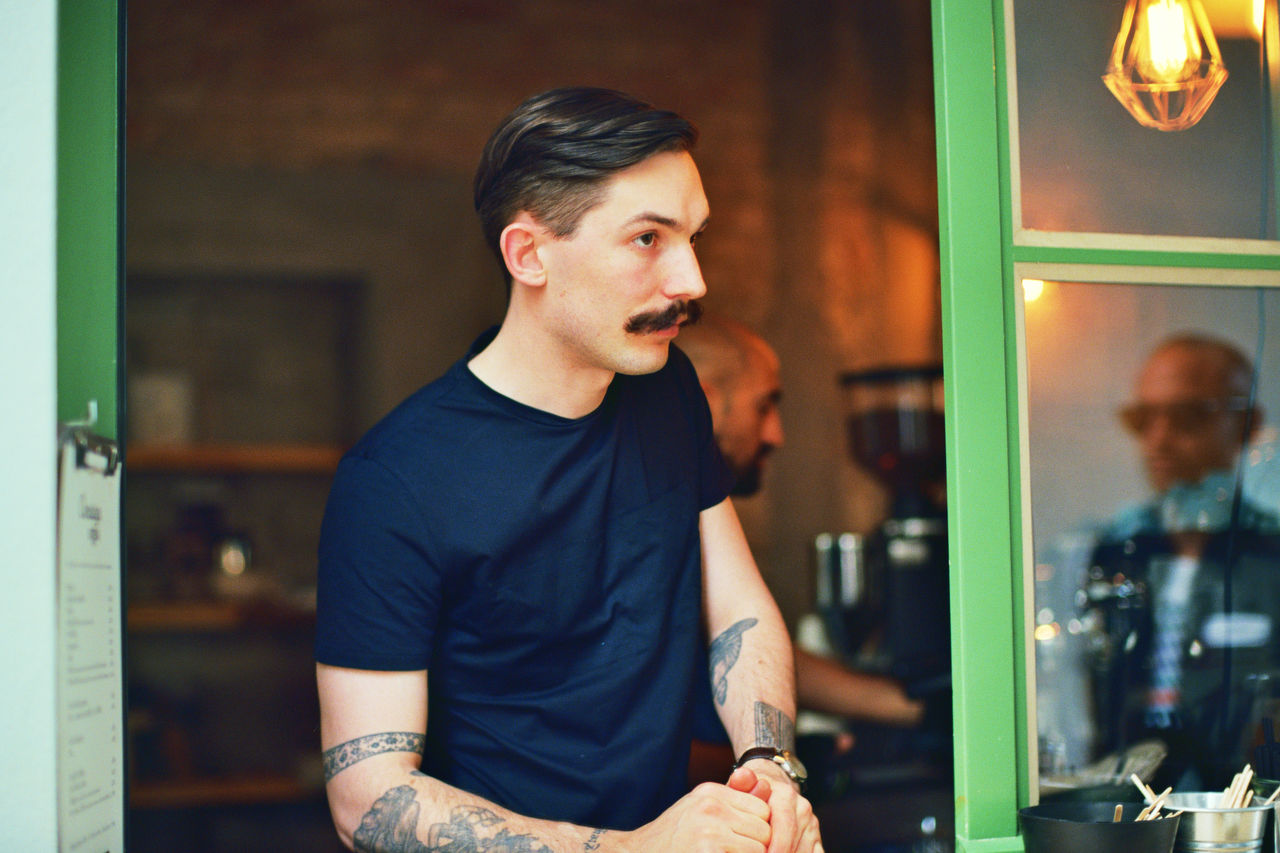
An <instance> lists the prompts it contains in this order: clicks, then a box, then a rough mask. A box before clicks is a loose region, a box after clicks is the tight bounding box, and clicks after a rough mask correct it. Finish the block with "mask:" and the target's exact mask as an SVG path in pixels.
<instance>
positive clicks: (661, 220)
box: [622, 211, 711, 233]
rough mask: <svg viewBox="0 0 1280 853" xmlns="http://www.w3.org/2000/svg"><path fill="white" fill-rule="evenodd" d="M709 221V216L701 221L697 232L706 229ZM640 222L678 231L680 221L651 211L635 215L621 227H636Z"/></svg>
mask: <svg viewBox="0 0 1280 853" xmlns="http://www.w3.org/2000/svg"><path fill="white" fill-rule="evenodd" d="M710 221H711V217H709V216H708V217H707V218H706V219H704V220H702V224H700V225H699V226H698V228H697V232H698V233H700V232H702V231H703V230H704V229H706V227H707V223H708V222H710ZM641 222H652V223H653V224H654V225H662V226H664V227H666V228H671V229H674V230H679V228H680V220H678V219H673V218H671V217H670V216H663V215H662V214H661V213H653V212H652V211H645V212H644V213H637V214H636V215H635V216H633V217H631V218H630V219H628V220H627V221H626V222H624V223H622V227H624V228H628V227H630V226H632V225H636V224H638V223H641Z"/></svg>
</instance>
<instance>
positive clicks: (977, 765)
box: [932, 0, 1280, 853]
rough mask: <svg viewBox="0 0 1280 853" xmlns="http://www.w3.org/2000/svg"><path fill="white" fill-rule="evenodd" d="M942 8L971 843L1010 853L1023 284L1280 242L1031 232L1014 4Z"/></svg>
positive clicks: (955, 511)
mask: <svg viewBox="0 0 1280 853" xmlns="http://www.w3.org/2000/svg"><path fill="white" fill-rule="evenodd" d="M1117 2H1118V3H1120V4H1122V2H1123V0H1117ZM1069 8H1070V7H1069V4H1068V5H1067V6H1064V7H1063V9H1064V10H1067V9H1069ZM932 9H933V21H932V25H933V45H934V47H933V50H934V84H935V85H934V97H935V108H936V119H937V145H938V193H939V232H940V233H939V240H940V259H941V278H942V281H941V285H942V334H943V367H944V374H945V381H946V387H947V394H946V418H947V436H946V446H947V490H948V495H947V504H948V513H949V519H948V529H949V531H950V542H949V549H950V560H951V608H952V618H951V632H952V649H953V653H952V654H953V660H952V671H953V684H954V693H953V712H954V721H955V723H954V725H955V807H956V848H957V850H963V851H982V853H997V851H1018V850H1022V849H1023V846H1022V839H1021V838H1020V837H1019V836H1018V825H1017V811H1018V808H1019V807H1021V806H1025V805H1028V804H1029V803H1030V802H1031V801H1032V792H1031V783H1032V774H1031V772H1030V771H1031V761H1032V756H1033V755H1034V752H1033V747H1034V738H1033V736H1032V735H1031V734H1030V725H1031V721H1032V720H1033V719H1034V717H1033V716H1032V712H1031V709H1030V708H1029V705H1028V673H1029V666H1028V655H1029V653H1030V651H1029V636H1030V617H1029V606H1028V602H1029V593H1028V583H1029V581H1028V580H1027V579H1026V578H1027V573H1026V571H1025V567H1026V558H1025V557H1024V551H1025V550H1026V547H1027V545H1028V544H1029V543H1025V542H1024V529H1025V528H1024V521H1023V514H1024V507H1023V499H1024V492H1025V487H1024V485H1023V483H1024V472H1023V468H1024V464H1023V456H1022V453H1023V450H1022V447H1023V443H1024V440H1025V436H1024V434H1023V433H1024V427H1023V426H1022V424H1023V417H1024V414H1023V413H1024V400H1023V388H1024V378H1023V377H1022V376H1021V375H1020V358H1021V355H1020V352H1021V350H1020V341H1019V322H1020V320H1019V304H1018V296H1017V295H1018V292H1019V291H1018V287H1017V284H1018V282H1019V281H1020V279H1021V278H1022V277H1023V276H1028V277H1051V276H1052V275H1053V274H1054V273H1055V272H1062V273H1068V272H1069V273H1070V274H1071V275H1074V276H1075V277H1077V278H1080V279H1083V280H1112V281H1134V282H1143V281H1152V282H1161V283H1166V284H1169V286H1178V284H1179V283H1187V284H1196V283H1204V282H1208V281H1219V282H1221V281H1223V280H1224V279H1228V280H1229V279H1232V278H1235V279H1238V280H1239V282H1240V283H1249V282H1253V283H1255V284H1256V283H1258V282H1259V281H1266V280H1268V279H1269V280H1272V281H1277V280H1280V276H1270V275H1254V274H1251V273H1249V272H1248V271H1270V272H1277V273H1280V244H1277V243H1276V242H1274V241H1260V240H1225V239H1211V238H1190V239H1188V238H1180V239H1177V240H1173V239H1169V238H1158V237H1157V238H1153V237H1141V236H1128V235H1074V234H1046V233H1040V232H1024V231H1021V230H1020V229H1019V228H1018V225H1017V223H1018V221H1019V217H1017V216H1015V212H1014V209H1013V202H1012V199H1013V198H1014V197H1015V195H1016V190H1015V187H1016V184H1015V181H1014V177H1015V176H1014V175H1013V171H1012V170H1013V167H1012V166H1011V162H1012V160H1013V158H1011V156H1010V149H1011V143H1010V140H1011V135H1010V112H1011V109H1010V97H1009V94H1008V93H1009V92H1010V91H1011V81H1010V79H1009V75H1010V74H1011V73H1012V70H1011V65H1012V61H1011V59H1010V53H1009V50H1008V48H1009V44H1008V40H1007V36H1006V34H1007V32H1008V30H1009V29H1010V24H1011V21H1012V11H1011V9H1012V0H1009V2H1004V0H932ZM1033 274H1034V276H1033ZM1066 277H1069V276H1066Z"/></svg>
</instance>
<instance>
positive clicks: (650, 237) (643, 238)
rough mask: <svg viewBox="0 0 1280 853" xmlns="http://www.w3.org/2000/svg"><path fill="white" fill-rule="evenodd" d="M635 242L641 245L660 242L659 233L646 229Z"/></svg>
mask: <svg viewBox="0 0 1280 853" xmlns="http://www.w3.org/2000/svg"><path fill="white" fill-rule="evenodd" d="M635 242H636V243H638V244H640V245H641V246H652V245H653V244H654V243H656V242H658V235H657V234H655V233H653V232H652V231H646V232H645V233H643V234H641V235H640V236H639V237H637V238H636V239H635Z"/></svg>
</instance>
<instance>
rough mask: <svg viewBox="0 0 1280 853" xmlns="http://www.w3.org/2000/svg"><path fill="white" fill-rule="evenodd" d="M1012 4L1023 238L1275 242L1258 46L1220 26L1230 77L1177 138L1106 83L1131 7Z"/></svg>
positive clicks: (1082, 0) (1228, 24) (1100, 1)
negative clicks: (1046, 234)
mask: <svg viewBox="0 0 1280 853" xmlns="http://www.w3.org/2000/svg"><path fill="white" fill-rule="evenodd" d="M1013 3H1014V45H1015V54H1016V56H1015V63H1016V76H1015V79H1016V81H1017V103H1016V117H1017V125H1016V133H1015V139H1014V143H1015V147H1016V154H1017V157H1018V159H1017V160H1015V172H1014V177H1015V179H1016V180H1018V181H1019V186H1020V191H1021V201H1022V204H1021V210H1020V214H1021V220H1022V226H1023V227H1024V228H1027V229H1034V230H1041V231H1067V232H1101V233H1115V234H1145V235H1174V236H1197V237H1230V238H1252V239H1274V237H1275V233H1274V223H1273V222H1272V219H1273V217H1272V216H1269V215H1268V213H1267V210H1268V207H1269V205H1270V204H1271V202H1269V201H1268V198H1267V187H1268V184H1269V177H1268V176H1269V175H1270V170H1271V166H1270V163H1269V161H1268V158H1267V157H1266V156H1265V148H1266V144H1265V141H1264V140H1265V136H1264V132H1265V130H1266V127H1265V123H1266V122H1267V121H1269V119H1268V117H1267V114H1266V112H1265V111H1264V106H1263V105H1264V100H1263V96H1262V89H1261V82H1262V81H1261V75H1260V73H1259V66H1260V48H1259V42H1258V41H1257V40H1255V39H1254V38H1253V37H1252V36H1251V35H1249V34H1248V33H1247V31H1245V30H1243V29H1241V28H1240V27H1239V26H1238V25H1237V22H1234V21H1231V20H1229V19H1225V20H1224V19H1223V18H1222V17H1221V16H1212V17H1211V18H1210V24H1211V26H1217V27H1218V29H1219V30H1220V32H1219V37H1218V39H1217V41H1218V44H1219V46H1220V48H1221V52H1222V58H1223V62H1224V64H1225V65H1226V67H1227V72H1228V77H1227V79H1226V82H1225V83H1224V84H1223V86H1222V88H1221V90H1220V91H1219V92H1218V94H1217V97H1216V98H1215V99H1214V101H1213V102H1212V104H1211V105H1210V107H1209V109H1208V111H1207V112H1206V113H1205V115H1204V117H1203V118H1202V119H1201V120H1200V122H1199V123H1198V124H1196V125H1195V126H1194V127H1191V128H1189V129H1187V130H1181V131H1170V132H1166V131H1161V130H1156V129H1152V128H1148V127H1144V126H1142V125H1140V124H1139V123H1138V122H1137V120H1135V119H1134V118H1133V117H1132V116H1131V115H1130V114H1129V113H1128V112H1127V111H1126V110H1125V108H1124V107H1123V106H1122V105H1121V103H1120V101H1119V100H1117V99H1116V98H1115V97H1114V96H1113V95H1112V94H1111V92H1110V91H1109V90H1108V89H1107V87H1106V86H1105V85H1104V83H1103V81H1102V75H1103V73H1104V72H1105V70H1106V66H1107V63H1108V60H1109V58H1110V54H1111V49H1112V46H1113V44H1114V42H1115V40H1116V35H1117V33H1118V32H1119V30H1120V26H1121V19H1122V13H1123V11H1124V7H1125V3H1124V0H1076V2H1072V3H1044V2H1038V0H1013ZM1236 5H1240V6H1244V5H1245V4H1236ZM1211 8H1212V6H1211ZM1019 162H1020V168H1018V166H1019Z"/></svg>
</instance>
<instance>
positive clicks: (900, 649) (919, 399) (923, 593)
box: [828, 365, 951, 695]
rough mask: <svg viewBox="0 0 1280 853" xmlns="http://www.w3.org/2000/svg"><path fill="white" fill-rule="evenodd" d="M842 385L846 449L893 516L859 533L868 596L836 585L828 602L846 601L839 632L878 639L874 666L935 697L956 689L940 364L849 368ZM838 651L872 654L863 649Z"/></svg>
mask: <svg viewBox="0 0 1280 853" xmlns="http://www.w3.org/2000/svg"><path fill="white" fill-rule="evenodd" d="M840 385H841V387H842V389H843V394H844V401H845V413H846V414H845V418H846V427H847V435H848V442H849V451H850V453H851V455H852V456H853V460H854V461H855V462H856V463H857V464H858V465H860V466H861V467H863V468H864V469H866V470H867V471H869V472H870V473H871V474H873V475H874V476H875V477H876V479H877V480H879V481H880V483H882V484H883V485H884V486H885V487H886V488H887V489H888V491H889V494H890V502H889V515H888V517H887V518H886V519H885V520H884V521H883V522H882V523H881V524H880V525H879V526H878V527H877V528H876V529H875V530H873V531H872V532H870V533H869V534H868V535H866V536H865V537H861V539H862V542H861V545H862V548H861V550H862V553H861V555H860V561H861V563H862V571H861V572H860V574H861V575H862V578H861V579H860V581H859V584H860V598H861V599H862V600H861V601H858V602H856V603H854V602H851V601H849V596H848V594H847V591H840V590H837V591H835V594H834V595H831V596H830V598H829V599H828V600H832V601H835V602H841V601H844V602H846V603H847V605H848V606H842V607H840V608H839V609H840V610H841V613H840V617H839V622H840V625H839V626H838V630H837V631H836V632H833V633H837V634H838V635H839V636H841V637H842V638H844V639H846V640H857V641H858V642H859V643H863V644H865V645H872V646H873V647H874V650H873V651H872V652H871V658H872V660H873V661H874V662H875V664H876V668H877V669H881V670H882V671H884V672H887V673H888V674H891V675H893V676H895V677H897V678H899V679H901V680H902V681H903V682H904V683H906V684H907V685H908V689H909V690H910V692H912V693H914V694H917V695H925V694H929V693H933V692H936V691H937V690H938V689H940V688H945V687H947V686H949V685H950V672H951V656H950V627H949V625H950V620H949V613H950V592H949V586H948V572H947V567H948V558H947V522H946V511H945V508H944V506H943V501H944V500H945V497H944V495H945V492H944V487H943V484H944V482H945V474H946V465H945V461H946V456H945V448H944V444H943V410H942V367H941V366H940V365H926V366H903V367H884V368H879V369H876V370H865V371H857V372H846V373H843V374H841V376H840ZM830 576H831V577H832V578H839V577H841V576H842V575H841V574H840V573H832V574H831V575H830ZM843 576H844V577H848V573H847V572H846V573H844V575H843ZM866 638H872V639H871V640H870V641H869V642H865V643H864V641H865V639H866ZM875 638H878V641H877V640H876V639H875ZM842 651H843V652H844V653H845V654H846V655H847V656H849V657H855V656H861V657H863V658H864V659H865V657H866V653H865V651H864V650H862V649H857V648H846V649H843V650H842Z"/></svg>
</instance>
